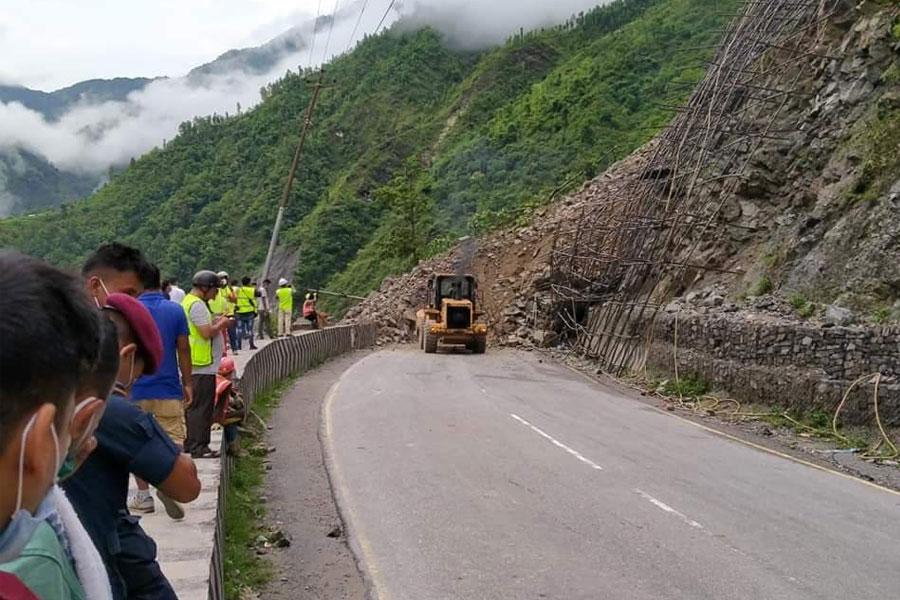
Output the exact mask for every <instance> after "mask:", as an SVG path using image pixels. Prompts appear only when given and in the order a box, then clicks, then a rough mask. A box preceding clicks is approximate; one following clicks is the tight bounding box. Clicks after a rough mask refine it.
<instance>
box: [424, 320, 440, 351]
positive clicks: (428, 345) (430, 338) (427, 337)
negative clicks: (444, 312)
mask: <svg viewBox="0 0 900 600" xmlns="http://www.w3.org/2000/svg"><path fill="white" fill-rule="evenodd" d="M430 325H431V323H428V322H426V323H425V328H424V329H423V330H422V347H423V348H424V349H425V354H434V353H435V352H437V346H438V336H436V335H434V334H433V333H431V332H430V331H429V329H430V327H429V326H430Z"/></svg>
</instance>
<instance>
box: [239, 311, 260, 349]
mask: <svg viewBox="0 0 900 600" xmlns="http://www.w3.org/2000/svg"><path fill="white" fill-rule="evenodd" d="M255 317H256V315H255V314H254V313H252V312H251V313H238V316H237V318H238V323H237V349H238V350H240V349H241V343H242V342H243V340H244V338H245V337H246V338H247V339H248V340H250V347H251V348H253V319H254V318H255Z"/></svg>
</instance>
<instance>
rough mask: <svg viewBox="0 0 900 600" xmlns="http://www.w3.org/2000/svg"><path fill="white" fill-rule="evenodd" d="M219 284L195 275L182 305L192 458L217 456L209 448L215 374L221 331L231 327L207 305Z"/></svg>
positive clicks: (205, 275)
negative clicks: (188, 370)
mask: <svg viewBox="0 0 900 600" xmlns="http://www.w3.org/2000/svg"><path fill="white" fill-rule="evenodd" d="M220 281H221V280H220V278H219V277H218V276H217V275H216V274H215V273H213V272H212V271H200V272H198V273H197V274H196V275H194V279H193V286H194V287H193V288H192V289H191V291H190V293H188V295H187V296H185V298H184V302H182V308H183V309H184V312H185V314H186V315H187V320H188V329H189V334H188V335H189V339H190V345H191V363H192V372H193V380H194V381H193V383H194V385H193V388H194V389H193V399H192V400H191V403H190V404H189V405H188V407H187V411H186V414H185V417H186V420H187V437H186V439H185V441H184V450H185V452H189V453H190V454H191V456H192V457H194V458H217V457H218V456H219V453H218V452H215V451H213V450H212V449H211V448H210V447H209V441H210V427H212V422H213V405H214V403H215V398H216V372H217V371H218V370H219V362H220V361H221V359H222V354H223V351H224V340H223V338H222V331H223V330H224V329H227V328H228V327H230V326H231V325H232V324H233V323H234V318H232V317H228V316H225V315H223V316H219V317H213V314H212V312H211V311H210V309H209V307H208V306H207V304H206V303H207V301H209V300H212V299H213V298H215V297H216V295H217V294H218V292H219V289H218V287H219V285H220Z"/></svg>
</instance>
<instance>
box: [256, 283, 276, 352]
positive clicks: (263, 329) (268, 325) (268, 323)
mask: <svg viewBox="0 0 900 600" xmlns="http://www.w3.org/2000/svg"><path fill="white" fill-rule="evenodd" d="M271 285H272V282H271V281H270V280H268V279H266V280H264V281H263V282H262V285H261V286H259V287H258V288H257V291H258V292H259V318H258V319H257V320H256V321H257V333H258V337H259V339H260V340H262V339H263V338H265V336H266V335H268V336H269V339H270V340H272V339H275V332H273V331H272V311H271V307H270V304H269V287H270V286H271Z"/></svg>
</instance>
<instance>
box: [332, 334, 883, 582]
mask: <svg viewBox="0 0 900 600" xmlns="http://www.w3.org/2000/svg"><path fill="white" fill-rule="evenodd" d="M325 431H326V436H325V443H326V449H327V450H328V452H329V454H330V461H331V468H332V475H333V477H334V480H335V485H336V488H337V491H338V497H339V501H340V502H341V503H342V508H343V510H344V512H345V515H346V516H347V518H348V521H349V523H350V527H351V532H350V533H351V540H352V543H353V544H354V545H355V547H356V549H357V551H358V553H360V554H361V555H362V558H363V563H364V566H365V568H366V569H367V570H368V571H369V575H370V577H371V579H372V581H373V582H374V584H375V588H376V592H377V593H376V597H379V598H382V599H388V598H389V599H392V600H401V599H409V600H430V599H450V598H454V599H455V598H459V599H467V600H468V599H494V598H510V599H513V598H515V599H524V598H557V599H564V600H575V599H581V598H585V599H587V598H590V599H598V598H609V599H615V600H628V599H658V598H679V599H680V598H684V599H692V600H694V599H705V598H709V599H716V600H723V599H730V598H740V599H754V600H755V599H763V598H773V599H774V598H777V599H794V598H823V599H825V598H828V599H846V598H859V599H866V598H897V597H900V557H898V548H900V543H898V540H900V495H895V494H892V493H889V492H887V491H882V490H881V489H878V488H874V487H871V486H867V485H866V484H864V483H861V482H859V481H856V480H852V479H849V478H846V477H842V476H839V475H836V474H833V473H829V472H824V471H820V470H817V469H814V468H811V467H808V466H804V465H802V464H798V463H796V462H792V461H790V460H787V459H784V458H781V457H778V456H774V455H771V454H767V453H765V452H762V451H760V450H756V449H754V448H751V447H748V446H746V445H743V444H740V443H738V442H735V441H732V440H729V439H726V438H723V437H720V436H717V435H715V434H713V433H710V432H708V431H705V430H703V429H701V428H698V427H696V426H694V425H691V424H689V423H687V422H684V421H682V420H680V419H678V418H675V417H673V416H671V415H668V414H663V413H660V412H658V411H656V410H655V409H653V408H652V407H650V406H647V405H645V404H643V403H641V402H639V401H637V400H634V399H629V398H626V397H623V396H621V395H618V394H617V392H615V391H613V390H611V389H606V388H605V387H603V386H601V385H600V384H596V383H593V382H590V381H588V380H586V379H585V378H583V377H581V376H580V375H577V374H574V373H571V372H570V371H568V370H566V369H564V368H562V367H559V366H557V365H552V364H547V363H540V362H539V361H538V358H537V357H536V356H531V355H520V354H514V353H490V352H489V353H488V354H487V355H484V356H471V355H443V354H441V355H436V356H434V355H429V356H426V355H424V354H421V353H418V352H413V351H412V350H399V351H393V352H391V351H386V352H380V353H377V354H373V355H371V356H369V357H367V358H366V359H364V360H362V361H361V362H359V363H357V364H356V365H354V366H353V367H351V369H350V370H348V371H347V372H346V373H345V374H344V376H343V377H342V379H341V381H340V383H339V384H338V386H337V387H336V388H335V389H334V390H333V393H332V394H331V396H330V398H329V400H328V401H327V403H326V408H325Z"/></svg>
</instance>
